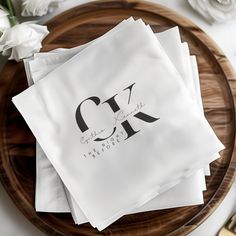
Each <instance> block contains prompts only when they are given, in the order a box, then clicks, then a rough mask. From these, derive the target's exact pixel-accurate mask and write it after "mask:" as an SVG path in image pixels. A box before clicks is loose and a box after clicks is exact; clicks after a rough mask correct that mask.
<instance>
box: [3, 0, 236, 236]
mask: <svg viewBox="0 0 236 236" xmlns="http://www.w3.org/2000/svg"><path fill="white" fill-rule="evenodd" d="M152 1H153V2H157V3H160V4H163V5H165V6H168V7H169V8H171V9H174V10H175V11H177V12H179V13H180V14H182V15H183V16H185V17H187V18H189V19H191V20H192V21H193V22H194V23H196V24H197V25H198V26H200V27H201V28H202V29H203V30H204V31H205V32H207V33H208V34H209V35H210V36H211V37H212V38H213V39H214V40H215V41H216V42H217V43H218V45H220V47H221V48H222V49H223V51H224V52H225V54H226V55H227V56H228V58H229V59H230V61H231V63H232V64H233V66H234V68H235V70H236V44H235V43H234V42H236V31H235V27H236V19H235V20H233V21H231V22H228V23H226V24H222V25H214V26H211V25H209V24H207V23H206V22H205V21H204V20H203V19H202V18H201V17H200V16H199V15H198V14H197V13H195V12H194V11H193V10H192V9H191V8H190V6H189V5H188V3H187V1H186V0H175V1H173V0H152ZM14 2H15V4H16V6H17V9H19V4H20V1H19V0H18V1H17V0H15V1H14ZM85 2H88V0H66V2H65V3H64V4H63V5H62V7H61V8H60V9H58V10H57V11H56V12H54V13H53V14H49V15H47V16H45V17H43V18H42V20H43V21H46V20H47V19H49V18H51V17H52V16H54V15H56V14H58V13H59V12H61V11H64V10H66V9H68V8H70V7H73V6H76V5H78V4H81V3H85ZM5 62H6V58H4V57H2V56H0V69H1V68H2V67H3V65H4V64H5ZM234 211H236V184H234V185H233V187H232V188H231V190H230V192H229V193H228V194H227V196H226V198H225V199H224V201H223V202H222V204H221V205H220V206H219V208H218V209H217V210H216V211H215V212H214V214H213V215H212V216H210V217H209V218H208V219H207V220H206V221H205V222H204V223H203V224H202V225H201V226H200V227H198V228H197V229H196V230H195V231H194V232H192V233H191V234H190V236H201V235H208V236H215V235H216V234H217V232H218V231H219V229H220V228H221V226H222V225H223V224H224V222H225V221H226V220H227V219H228V218H229V217H230V215H231V214H232V213H233V212H234ZM0 235H4V236H15V235H17V236H32V235H34V236H43V235H45V234H43V233H42V232H40V231H39V230H38V229H37V228H36V227H35V226H34V225H32V224H31V223H30V222H29V221H28V220H27V219H26V218H25V217H24V216H23V215H22V214H21V213H20V212H19V211H18V209H17V208H16V207H15V206H14V203H13V202H12V201H11V199H10V198H9V196H8V195H7V194H6V192H5V190H4V189H3V187H2V185H1V184H0Z"/></svg>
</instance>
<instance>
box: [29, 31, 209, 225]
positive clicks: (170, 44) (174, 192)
mask: <svg viewBox="0 0 236 236" xmlns="http://www.w3.org/2000/svg"><path fill="white" fill-rule="evenodd" d="M156 37H157V38H158V39H159V41H160V43H161V44H162V46H163V48H164V49H165V51H166V53H167V55H168V56H169V58H170V59H171V61H172V62H177V63H175V66H176V68H177V70H178V71H179V72H180V74H182V75H183V76H186V75H187V76H188V77H187V78H189V76H190V75H191V73H192V72H191V70H192V67H191V68H188V67H186V66H185V65H186V63H184V62H186V61H189V65H190V58H189V53H188V51H186V50H184V53H183V47H184V46H182V45H181V40H180V35H179V32H178V28H177V27H175V28H172V29H170V30H167V31H165V32H162V33H158V34H156ZM71 50H73V54H72V53H71V52H70V51H71ZM79 51H81V47H77V48H74V49H70V50H66V51H65V50H64V49H61V50H59V49H57V51H56V52H55V51H54V52H49V53H39V54H35V58H34V60H32V61H31V62H30V68H29V67H28V65H29V60H28V59H27V60H26V61H25V63H26V64H27V65H26V67H27V68H28V69H29V70H27V71H28V73H27V74H28V77H29V80H30V78H31V77H30V74H32V75H33V74H34V73H35V74H36V76H33V77H34V80H35V81H34V82H37V81H38V80H39V79H42V78H43V77H44V76H45V75H46V74H48V73H49V72H51V70H52V69H55V68H56V67H58V66H59V65H61V64H63V62H66V61H67V60H68V56H67V55H66V54H68V53H69V54H70V55H71V57H72V56H74V55H75V54H77V53H78V52H79ZM63 59H64V60H63ZM193 66H196V64H194V65H193ZM52 67H53V68H52ZM38 68H40V69H38ZM190 77H191V76H190ZM192 77H193V76H192ZM191 79H192V80H194V78H191ZM195 79H196V80H199V78H198V73H196V78H195ZM184 81H186V80H184ZM38 148H39V149H41V148H40V146H38V145H37V147H36V149H38ZM42 152H43V151H42V149H41V150H40V153H42ZM36 158H37V163H38V168H37V176H36V177H37V178H36V194H35V195H36V201H35V205H36V210H37V211H45V212H55V211H57V212H66V211H68V203H67V202H66V204H64V205H63V202H62V201H61V197H63V196H64V200H65V201H66V200H67V198H69V199H70V197H71V196H67V198H66V196H65V189H64V188H63V187H62V186H61V187H60V188H59V183H58V182H59V180H54V178H50V177H48V176H50V172H52V174H51V175H52V176H56V175H57V173H56V171H55V169H54V168H53V166H52V165H51V163H50V162H49V160H48V159H47V157H46V155H44V156H43V155H40V156H37V155H36ZM41 162H42V163H44V164H43V166H44V168H40V166H42V165H41V164H40V163H41ZM46 163H47V164H46ZM44 170H45V171H44ZM57 178H59V176H57ZM201 182H202V183H201ZM201 184H202V186H201ZM61 185H62V183H61ZM45 188H46V189H48V192H47V194H46V195H45V194H42V193H43V192H44V189H45ZM50 189H51V190H52V191H51V192H50ZM205 189H206V186H205V178H204V175H203V174H202V173H201V171H200V173H197V174H195V175H194V176H191V177H190V178H189V179H188V180H185V181H183V182H182V183H180V184H178V185H177V186H176V187H174V188H173V189H171V190H169V191H167V192H165V193H163V194H161V195H160V196H157V197H156V198H155V199H153V200H152V201H150V202H148V203H147V204H145V205H144V206H142V207H141V208H138V209H135V210H134V212H135V213H136V212H142V211H148V210H158V209H164V208H172V207H179V206H188V205H196V204H201V203H203V197H202V190H205ZM60 190H61V191H62V193H60ZM68 194H69V193H68ZM58 196H59V197H58ZM70 205H71V206H70V208H71V209H72V211H75V212H72V214H73V215H74V218H78V219H77V220H75V221H76V222H77V223H78V224H80V223H84V222H86V218H85V219H84V217H85V216H84V217H82V216H81V215H79V216H77V217H76V215H77V214H78V213H77V212H79V211H81V210H80V209H79V207H78V206H76V203H75V202H74V201H73V200H72V199H71V200H70ZM55 206H58V208H57V209H55ZM76 208H77V210H74V209H76ZM76 213H77V214H76Z"/></svg>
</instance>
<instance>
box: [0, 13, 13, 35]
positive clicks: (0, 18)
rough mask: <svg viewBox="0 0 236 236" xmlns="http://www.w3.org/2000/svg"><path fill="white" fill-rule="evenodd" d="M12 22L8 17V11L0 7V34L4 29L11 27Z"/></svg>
mask: <svg viewBox="0 0 236 236" xmlns="http://www.w3.org/2000/svg"><path fill="white" fill-rule="evenodd" d="M10 27H11V24H10V21H9V18H8V13H7V12H6V11H5V10H3V9H1V8H0V35H1V33H2V32H3V30H4V29H7V28H10Z"/></svg>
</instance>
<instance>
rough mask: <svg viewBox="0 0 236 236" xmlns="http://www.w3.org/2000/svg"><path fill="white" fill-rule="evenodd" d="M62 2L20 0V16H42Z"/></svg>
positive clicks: (53, 0) (56, 0)
mask: <svg viewBox="0 0 236 236" xmlns="http://www.w3.org/2000/svg"><path fill="white" fill-rule="evenodd" d="M62 1H64V0H22V12H21V15H22V16H43V15H46V14H47V13H48V12H52V11H53V10H54V9H55V8H56V7H58V5H59V3H60V2H62Z"/></svg>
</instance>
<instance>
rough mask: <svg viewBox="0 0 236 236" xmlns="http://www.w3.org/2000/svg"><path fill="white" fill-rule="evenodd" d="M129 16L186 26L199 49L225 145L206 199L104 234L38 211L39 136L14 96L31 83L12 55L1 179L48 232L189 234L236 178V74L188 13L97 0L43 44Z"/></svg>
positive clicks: (53, 24) (0, 134) (0, 103)
mask: <svg viewBox="0 0 236 236" xmlns="http://www.w3.org/2000/svg"><path fill="white" fill-rule="evenodd" d="M129 16H134V17H135V18H139V17H141V18H142V19H143V20H144V21H145V22H146V23H148V24H150V25H151V27H152V29H153V30H154V31H155V32H157V31H163V30H166V29H168V28H171V27H173V26H176V25H178V26H179V27H180V31H181V36H182V39H183V40H184V41H187V42H188V43H189V46H190V50H191V53H192V54H195V55H197V60H198V66H199V70H200V77H201V90H202V96H203V102H204V109H205V115H206V117H207V119H208V121H209V122H210V124H211V126H212V127H213V128H214V130H215V132H216V134H217V135H218V137H219V138H220V139H221V141H222V142H223V143H224V145H225V146H226V149H225V150H224V151H223V152H222V157H221V158H220V159H219V160H217V161H215V162H214V163H213V164H211V173H212V175H211V176H210V177H208V178H207V191H206V192H205V193H204V198H205V204H204V205H201V206H193V207H182V208H176V209H168V210H161V211H152V212H147V213H140V214H133V215H129V216H125V217H123V218H121V219H120V220H118V221H117V222H116V223H114V224H112V225H111V226H110V227H109V228H107V229H105V230H104V231H102V232H101V233H99V232H98V231H97V230H96V229H93V228H92V227H91V226H90V225H89V224H84V225H81V226H76V225H74V223H73V221H72V218H71V216H70V215H69V214H47V213H36V212H35V210H34V193H35V191H34V188H35V139H34V136H33V135H32V133H31V131H30V130H29V128H28V126H27V125H26V123H25V122H24V120H23V118H22V117H21V115H20V114H19V112H18V111H17V110H16V108H15V107H14V106H13V104H12V103H11V98H12V96H14V95H16V94H18V93H19V92H21V91H23V90H24V89H25V88H27V82H26V76H25V72H24V67H23V63H16V62H8V63H7V65H6V66H5V67H4V69H3V71H2V72H1V74H0V151H1V157H0V173H1V174H0V178H1V182H2V184H3V185H4V187H5V189H6V190H7V192H8V194H9V195H10V196H11V198H12V200H13V201H14V203H15V204H16V205H17V207H18V208H19V209H20V210H21V211H22V213H23V214H24V215H25V216H26V217H27V218H28V219H29V220H30V221H31V222H32V223H33V224H35V225H36V226H37V227H39V228H40V229H41V230H42V231H44V232H46V233H47V234H48V235H66V236H69V235H119V236H120V235H122V236H123V235H125V236H126V235H132V236H133V235H154V236H157V235H167V234H168V235H185V234H187V233H189V232H190V231H192V230H193V229H195V228H196V227H197V226H198V225H200V224H201V223H202V222H203V221H204V220H205V219H206V218H207V217H208V216H209V215H211V214H212V212H214V210H215V209H216V208H217V207H218V205H219V204H220V203H221V201H222V200H223V198H224V197H225V195H226V193H227V192H228V190H229V189H230V187H231V184H232V182H233V179H234V175H235V167H236V156H235V108H234V99H235V94H236V77H235V74H234V72H233V70H232V68H231V66H230V63H229V61H228V60H227V58H226V57H225V56H224V54H223V53H222V52H221V50H220V49H219V48H218V47H217V46H216V45H215V44H214V42H213V41H212V40H211V39H210V38H209V37H208V36H207V35H206V34H205V33H204V32H203V31H201V30H200V29H199V28H198V27H197V26H196V25H194V24H193V23H191V22H190V21H189V20H187V19H185V18H183V17H181V16H179V15H178V14H176V13H175V12H173V11H171V10H169V9H167V8H165V7H163V6H160V5H155V4H153V3H147V2H144V1H140V2H136V1H116V2H114V1H98V2H92V3H88V4H85V5H82V6H78V7H76V8H74V9H71V10H69V11H66V12H64V13H62V14H61V15H59V16H57V17H55V18H54V19H52V20H51V21H50V22H48V27H49V30H50V32H51V33H50V35H49V36H48V37H47V38H46V40H45V41H44V50H45V51H47V50H49V49H53V48H57V47H72V46H76V45H80V44H83V43H86V42H88V41H90V40H92V39H95V38H97V37H98V36H100V35H102V34H104V33H105V32H106V31H108V30H109V29H111V28H112V27H114V26H115V25H116V24H117V23H118V22H120V21H121V20H123V19H125V18H128V17H129ZM206 145H207V144H206Z"/></svg>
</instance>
